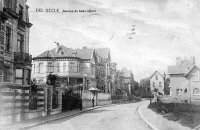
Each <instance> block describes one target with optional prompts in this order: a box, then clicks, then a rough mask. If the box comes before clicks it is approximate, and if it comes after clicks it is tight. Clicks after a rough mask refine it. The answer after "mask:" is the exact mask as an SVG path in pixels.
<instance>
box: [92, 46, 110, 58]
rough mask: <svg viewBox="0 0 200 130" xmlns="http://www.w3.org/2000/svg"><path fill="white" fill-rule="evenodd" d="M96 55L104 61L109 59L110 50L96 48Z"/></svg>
mask: <svg viewBox="0 0 200 130" xmlns="http://www.w3.org/2000/svg"><path fill="white" fill-rule="evenodd" d="M95 50H96V52H97V54H98V55H99V56H101V57H102V58H104V59H107V58H110V49H109V48H97V49H95Z"/></svg>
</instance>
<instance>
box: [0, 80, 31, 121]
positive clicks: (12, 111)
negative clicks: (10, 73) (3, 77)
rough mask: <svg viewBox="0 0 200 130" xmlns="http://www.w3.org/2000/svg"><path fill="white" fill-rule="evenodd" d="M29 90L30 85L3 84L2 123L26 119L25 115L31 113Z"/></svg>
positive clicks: (0, 88) (1, 97)
mask: <svg viewBox="0 0 200 130" xmlns="http://www.w3.org/2000/svg"><path fill="white" fill-rule="evenodd" d="M29 88H30V86H28V85H23V86H22V85H17V84H11V83H10V84H1V87H0V99H1V101H0V103H1V105H0V111H1V114H0V115H1V117H3V118H1V119H3V121H1V123H8V122H15V121H20V120H24V119H25V113H26V112H28V111H29Z"/></svg>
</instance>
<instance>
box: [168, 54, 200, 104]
mask: <svg viewBox="0 0 200 130" xmlns="http://www.w3.org/2000/svg"><path fill="white" fill-rule="evenodd" d="M199 74H200V69H199V67H197V66H196V65H195V58H194V57H192V58H190V59H183V60H182V59H181V58H179V57H178V58H176V65H174V66H168V75H169V76H170V86H171V89H170V93H171V97H172V98H173V99H174V101H175V102H190V103H195V104H199V100H200V91H199V90H200V79H199Z"/></svg>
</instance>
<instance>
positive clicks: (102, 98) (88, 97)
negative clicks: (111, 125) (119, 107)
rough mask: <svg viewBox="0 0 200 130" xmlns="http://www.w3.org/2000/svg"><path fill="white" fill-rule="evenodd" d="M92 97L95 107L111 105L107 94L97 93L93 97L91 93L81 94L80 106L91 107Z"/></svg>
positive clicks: (109, 96)
mask: <svg viewBox="0 0 200 130" xmlns="http://www.w3.org/2000/svg"><path fill="white" fill-rule="evenodd" d="M93 97H94V99H95V102H94V105H95V106H102V105H108V104H112V100H111V95H110V94H109V93H98V94H97V95H95V96H94V95H93V94H92V93H91V92H83V93H82V106H83V108H88V107H92V105H93V104H92V98H93Z"/></svg>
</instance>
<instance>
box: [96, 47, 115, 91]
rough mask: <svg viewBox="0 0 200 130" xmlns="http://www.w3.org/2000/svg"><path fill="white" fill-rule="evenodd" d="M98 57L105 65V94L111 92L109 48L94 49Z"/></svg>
mask: <svg viewBox="0 0 200 130" xmlns="http://www.w3.org/2000/svg"><path fill="white" fill-rule="evenodd" d="M95 51H96V53H97V55H98V56H100V57H101V58H102V60H103V61H104V64H105V68H104V69H105V77H104V78H105V92H106V93H110V91H111V72H110V70H111V56H110V49H109V48H97V49H95Z"/></svg>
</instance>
